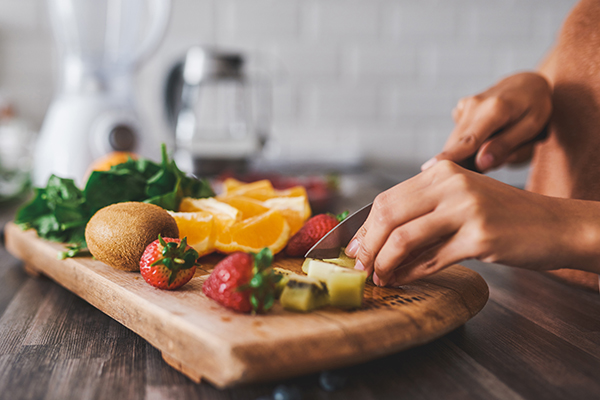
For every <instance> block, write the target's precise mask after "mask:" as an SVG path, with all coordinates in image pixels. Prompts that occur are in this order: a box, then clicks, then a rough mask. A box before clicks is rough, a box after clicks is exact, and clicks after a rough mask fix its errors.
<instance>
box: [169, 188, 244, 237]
mask: <svg viewBox="0 0 600 400" xmlns="http://www.w3.org/2000/svg"><path fill="white" fill-rule="evenodd" d="M179 211H180V212H191V211H207V212H209V213H211V214H212V215H213V217H215V226H214V229H215V231H217V233H218V232H220V231H223V230H226V229H228V228H229V227H230V226H232V225H233V224H234V223H236V222H238V221H241V220H242V212H241V211H240V210H238V209H237V208H235V207H232V206H230V205H229V204H227V203H223V202H222V201H219V200H217V199H215V198H213V197H209V198H205V199H193V198H191V197H184V198H183V200H181V203H180V204H179Z"/></svg>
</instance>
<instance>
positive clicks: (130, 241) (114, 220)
mask: <svg viewBox="0 0 600 400" xmlns="http://www.w3.org/2000/svg"><path fill="white" fill-rule="evenodd" d="M159 234H160V235H161V236H162V237H169V238H179V229H178V228H177V222H175V219H174V218H173V217H171V216H170V215H169V213H168V212H167V211H166V210H165V209H163V208H161V207H159V206H156V205H154V204H148V203H141V202H125V203H117V204H112V205H110V206H107V207H104V208H102V209H100V210H99V211H98V212H96V214H94V216H92V218H91V219H90V221H89V222H88V224H87V226H86V227H85V240H86V242H87V246H88V250H89V251H90V253H92V255H93V256H94V257H95V258H96V259H98V260H100V261H102V262H104V263H105V264H108V265H110V266H112V267H114V268H117V269H121V270H124V271H139V270H140V258H141V257H142V254H143V253H144V250H145V249H146V246H148V245H149V244H150V243H152V242H153V241H155V240H156V239H158V235H159Z"/></svg>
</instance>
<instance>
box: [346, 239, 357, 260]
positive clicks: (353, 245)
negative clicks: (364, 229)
mask: <svg viewBox="0 0 600 400" xmlns="http://www.w3.org/2000/svg"><path fill="white" fill-rule="evenodd" d="M359 247H360V246H359V243H358V240H357V239H352V241H351V242H350V243H349V244H348V247H346V255H347V256H348V257H356V253H357V252H358V248H359Z"/></svg>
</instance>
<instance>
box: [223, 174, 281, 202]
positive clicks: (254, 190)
mask: <svg viewBox="0 0 600 400" xmlns="http://www.w3.org/2000/svg"><path fill="white" fill-rule="evenodd" d="M223 188H224V192H223V193H222V194H221V195H220V196H218V197H219V198H221V197H230V196H246V197H250V198H252V199H256V200H260V201H263V200H266V199H270V198H272V197H275V189H273V185H272V184H271V181H269V180H268V179H263V180H260V181H256V182H252V183H243V182H240V181H237V180H235V179H233V178H229V179H226V180H225V182H223Z"/></svg>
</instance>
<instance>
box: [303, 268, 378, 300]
mask: <svg viewBox="0 0 600 400" xmlns="http://www.w3.org/2000/svg"><path fill="white" fill-rule="evenodd" d="M308 276H309V277H311V278H314V279H317V280H319V281H321V282H324V283H325V284H326V285H327V290H328V291H329V302H330V304H331V305H332V306H335V307H348V308H355V307H360V305H361V304H362V297H363V291H364V289H365V281H366V279H367V273H366V272H364V271H357V270H354V269H350V268H346V267H340V266H338V265H335V264H331V263H327V262H323V261H320V260H310V261H309V262H308Z"/></svg>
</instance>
